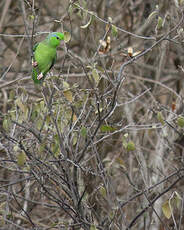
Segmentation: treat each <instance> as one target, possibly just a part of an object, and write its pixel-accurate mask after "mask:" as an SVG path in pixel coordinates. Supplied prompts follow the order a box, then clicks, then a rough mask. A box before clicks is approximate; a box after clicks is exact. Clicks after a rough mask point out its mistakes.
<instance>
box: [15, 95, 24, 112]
mask: <svg viewBox="0 0 184 230" xmlns="http://www.w3.org/2000/svg"><path fill="white" fill-rule="evenodd" d="M15 104H16V105H17V106H18V107H19V108H20V110H21V111H22V112H25V111H26V106H25V105H24V104H23V103H22V101H21V99H20V98H19V97H18V98H17V99H16V100H15Z"/></svg>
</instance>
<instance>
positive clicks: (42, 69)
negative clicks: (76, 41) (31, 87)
mask: <svg viewBox="0 0 184 230" xmlns="http://www.w3.org/2000/svg"><path fill="white" fill-rule="evenodd" d="M61 40H64V34H63V33H59V32H53V33H50V34H49V35H48V36H47V37H46V39H45V40H44V41H42V42H40V43H37V44H36V45H35V46H34V47H33V59H32V66H33V68H32V79H33V81H34V83H36V84H40V83H41V82H43V80H44V79H45V77H46V74H47V72H48V71H49V70H50V69H51V68H52V67H53V65H54V63H55V61H56V58H57V54H56V48H57V47H58V46H59V45H60V42H61Z"/></svg>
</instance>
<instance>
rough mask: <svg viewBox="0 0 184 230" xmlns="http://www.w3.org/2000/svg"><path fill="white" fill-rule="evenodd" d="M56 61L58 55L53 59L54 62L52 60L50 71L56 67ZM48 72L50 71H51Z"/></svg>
mask: <svg viewBox="0 0 184 230" xmlns="http://www.w3.org/2000/svg"><path fill="white" fill-rule="evenodd" d="M56 59H57V54H56V55H55V57H54V58H53V60H52V63H51V66H50V68H49V70H50V69H52V67H53V66H54V64H55V62H56ZM49 70H48V71H49Z"/></svg>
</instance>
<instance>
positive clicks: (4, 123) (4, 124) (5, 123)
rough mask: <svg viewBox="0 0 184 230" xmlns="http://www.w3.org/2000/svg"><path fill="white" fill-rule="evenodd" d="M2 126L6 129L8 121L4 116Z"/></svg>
mask: <svg viewBox="0 0 184 230" xmlns="http://www.w3.org/2000/svg"><path fill="white" fill-rule="evenodd" d="M3 128H4V129H5V130H8V128H9V121H8V120H7V119H6V118H5V119H4V120H3Z"/></svg>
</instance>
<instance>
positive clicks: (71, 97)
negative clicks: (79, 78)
mask: <svg viewBox="0 0 184 230" xmlns="http://www.w3.org/2000/svg"><path fill="white" fill-rule="evenodd" d="M63 94H64V96H65V97H66V99H67V100H68V101H69V102H72V101H73V96H72V92H71V91H70V90H65V91H64V92H63Z"/></svg>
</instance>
